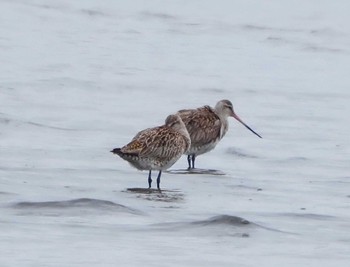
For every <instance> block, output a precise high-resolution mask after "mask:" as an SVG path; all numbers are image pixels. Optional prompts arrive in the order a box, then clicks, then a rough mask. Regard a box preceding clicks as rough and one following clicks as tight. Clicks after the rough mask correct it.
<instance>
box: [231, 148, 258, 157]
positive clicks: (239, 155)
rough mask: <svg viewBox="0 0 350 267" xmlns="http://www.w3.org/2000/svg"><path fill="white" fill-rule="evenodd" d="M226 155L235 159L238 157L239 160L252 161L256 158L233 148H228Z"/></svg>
mask: <svg viewBox="0 0 350 267" xmlns="http://www.w3.org/2000/svg"><path fill="white" fill-rule="evenodd" d="M226 153H228V154H231V155H234V156H236V157H240V158H252V159H255V158H258V157H257V156H254V155H249V154H248V153H245V152H243V151H242V150H240V149H237V148H234V147H229V148H228V149H227V150H226Z"/></svg>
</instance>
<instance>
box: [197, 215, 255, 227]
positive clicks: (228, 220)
mask: <svg viewBox="0 0 350 267" xmlns="http://www.w3.org/2000/svg"><path fill="white" fill-rule="evenodd" d="M191 224H193V225H203V226H207V225H231V226H246V225H249V224H251V222H249V221H248V220H246V219H244V218H241V217H238V216H232V215H218V216H214V217H211V218H209V219H207V220H203V221H196V222H192V223H191Z"/></svg>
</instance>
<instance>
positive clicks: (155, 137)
mask: <svg viewBox="0 0 350 267" xmlns="http://www.w3.org/2000/svg"><path fill="white" fill-rule="evenodd" d="M190 145H191V138H190V136H189V134H188V132H187V130H186V126H185V124H184V123H183V121H182V120H181V118H180V116H179V115H177V114H173V115H169V116H168V117H167V118H166V120H165V124H164V125H162V126H158V127H154V128H148V129H145V130H143V131H140V132H139V133H137V134H136V136H135V137H134V138H133V139H132V140H131V142H130V143H128V144H127V145H125V146H123V147H122V148H115V149H113V150H112V151H111V152H112V153H114V154H117V155H118V156H120V157H121V158H122V159H124V160H126V161H127V162H129V163H130V164H131V166H133V167H135V168H136V169H139V170H148V171H149V173H148V186H149V188H151V184H152V177H151V174H152V170H158V171H159V173H158V177H157V188H158V189H159V190H160V186H159V185H160V177H161V175H162V171H163V170H167V169H168V168H170V167H171V166H172V165H173V164H174V163H175V162H176V161H177V160H178V159H179V158H180V157H181V156H182V155H183V154H184V153H185V152H186V151H187V150H188V149H189V148H190Z"/></svg>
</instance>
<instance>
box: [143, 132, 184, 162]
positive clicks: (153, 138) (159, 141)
mask: <svg viewBox="0 0 350 267" xmlns="http://www.w3.org/2000/svg"><path fill="white" fill-rule="evenodd" d="M184 143H185V141H184V138H183V137H182V136H181V135H180V134H179V133H177V132H175V131H174V130H173V129H171V128H169V127H166V126H162V127H160V128H159V130H158V131H155V132H152V134H151V135H150V136H148V137H147V138H146V140H145V145H144V147H143V149H142V150H141V152H140V156H143V157H151V158H157V159H171V158H173V157H176V156H177V155H179V154H182V153H183V152H184V151H183V150H184Z"/></svg>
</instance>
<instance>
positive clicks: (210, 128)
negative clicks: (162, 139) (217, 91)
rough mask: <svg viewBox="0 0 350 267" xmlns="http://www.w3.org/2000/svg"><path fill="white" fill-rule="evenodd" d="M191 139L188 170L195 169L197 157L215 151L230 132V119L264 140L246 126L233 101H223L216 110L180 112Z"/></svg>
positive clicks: (201, 108)
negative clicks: (234, 107)
mask: <svg viewBox="0 0 350 267" xmlns="http://www.w3.org/2000/svg"><path fill="white" fill-rule="evenodd" d="M178 114H179V115H180V117H181V119H182V121H183V122H184V123H185V125H186V128H187V130H188V133H189V134H190V137H191V147H190V149H189V150H188V151H187V152H186V153H185V154H186V155H188V156H187V161H188V169H194V162H195V159H196V156H198V155H201V154H204V153H207V152H209V151H210V150H212V149H214V148H215V146H216V145H217V144H218V143H219V141H220V140H221V139H222V138H223V137H224V135H225V134H226V132H227V130H228V120H227V118H228V117H230V116H231V117H234V118H235V119H236V120H238V121H239V122H240V123H242V124H243V125H244V126H245V127H246V128H248V129H249V130H250V131H251V132H253V133H254V134H256V135H257V136H259V137H260V138H262V137H261V136H260V135H259V134H257V133H256V132H254V131H253V130H252V129H251V128H250V127H249V126H248V125H247V124H245V123H244V122H243V121H242V120H241V119H240V118H239V117H238V116H237V115H236V113H235V112H234V110H233V106H232V103H231V101H229V100H221V101H219V102H218V103H217V104H216V105H215V108H211V107H209V106H204V107H200V108H197V109H184V110H180V111H178Z"/></svg>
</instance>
